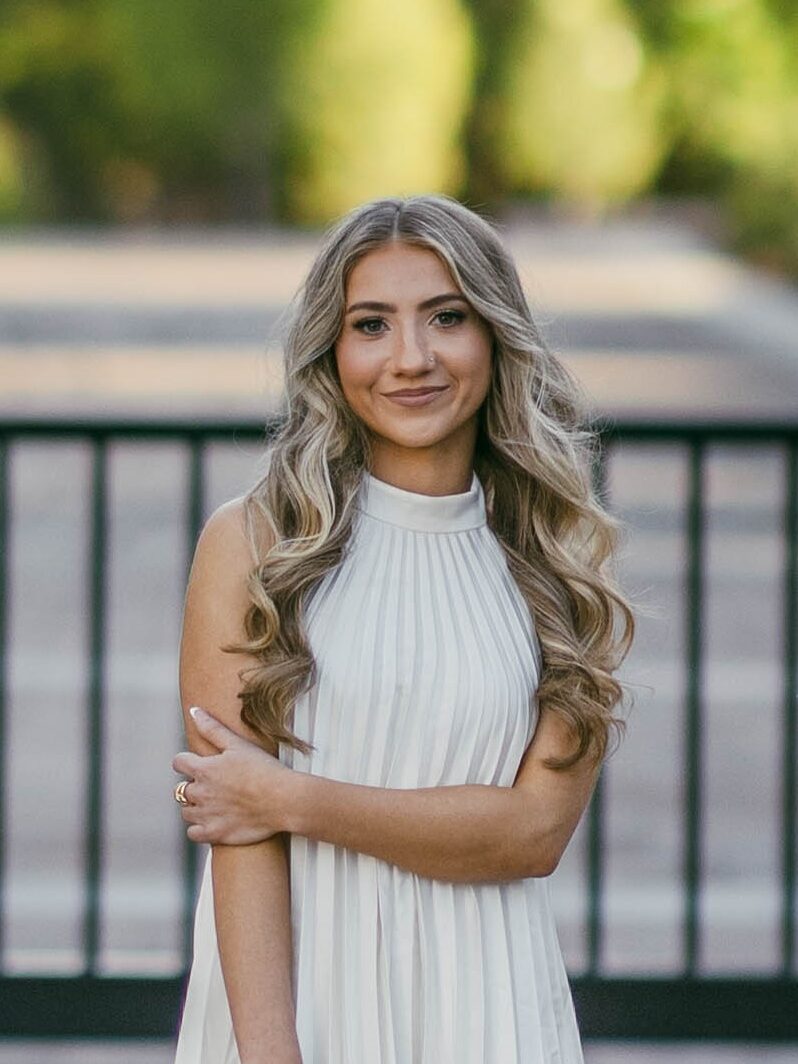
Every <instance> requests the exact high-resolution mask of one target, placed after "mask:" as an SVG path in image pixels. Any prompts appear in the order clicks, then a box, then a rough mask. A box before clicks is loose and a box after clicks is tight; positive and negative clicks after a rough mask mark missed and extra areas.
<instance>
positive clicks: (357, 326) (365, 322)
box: [352, 310, 465, 336]
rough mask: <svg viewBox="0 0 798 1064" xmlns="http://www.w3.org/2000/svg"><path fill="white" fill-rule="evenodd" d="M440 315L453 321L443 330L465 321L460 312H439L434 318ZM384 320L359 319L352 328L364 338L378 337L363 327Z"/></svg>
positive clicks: (376, 333)
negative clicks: (446, 315) (444, 315)
mask: <svg viewBox="0 0 798 1064" xmlns="http://www.w3.org/2000/svg"><path fill="white" fill-rule="evenodd" d="M441 314H448V315H449V316H450V317H453V318H454V319H455V320H454V321H453V322H452V324H451V325H444V326H442V328H444V329H451V328H453V327H454V326H455V325H459V324H460V322H461V321H464V320H465V313H464V312H463V311H462V310H439V311H438V312H437V314H436V315H435V317H436V318H437V317H438V316H439V315H441ZM384 320H385V319H384V318H361V319H360V321H356V322H355V323H354V325H353V326H352V327H353V328H354V329H357V330H358V332H362V333H363V335H364V336H379V335H380V333H379V332H370V331H369V330H368V329H365V328H364V326H365V325H370V324H371V323H372V322H375V321H377V322H381V321H384ZM380 331H381V330H380Z"/></svg>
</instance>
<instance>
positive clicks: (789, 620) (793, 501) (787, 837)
mask: <svg viewBox="0 0 798 1064" xmlns="http://www.w3.org/2000/svg"><path fill="white" fill-rule="evenodd" d="M786 457H787V461H786V469H785V473H786V475H785V478H784V479H785V484H784V547H785V566H784V721H783V732H784V738H783V742H782V749H783V761H782V769H781V771H782V856H781V863H782V882H783V890H782V920H781V970H782V974H783V976H784V977H785V978H789V977H790V975H791V974H792V971H793V963H794V958H795V887H796V883H795V878H796V877H795V849H796V844H797V843H798V837H797V836H796V824H795V819H796V812H795V805H796V798H798V795H796V757H797V756H798V743H796V697H798V691H797V690H796V668H798V441H796V440H791V441H789V442H788V444H787V456H786Z"/></svg>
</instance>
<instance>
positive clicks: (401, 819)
mask: <svg viewBox="0 0 798 1064" xmlns="http://www.w3.org/2000/svg"><path fill="white" fill-rule="evenodd" d="M198 725H199V727H201V728H202V731H203V734H204V735H205V736H206V737H208V739H209V740H210V741H211V743H212V744H213V745H214V746H215V747H216V748H217V749H219V750H222V751H223V753H222V754H220V755H217V756H215V757H203V758H198V757H192V755H190V754H180V755H178V757H177V758H175V765H177V766H179V767H180V768H181V771H184V772H186V773H187V774H188V775H191V776H193V777H194V778H195V779H196V780H197V783H196V784H192V785H191V788H190V791H191V796H192V797H191V800H192V803H193V804H192V805H190V806H186V807H185V808H184V810H183V816H184V819H185V820H186V821H187V822H188V823H189V824H190V825H191V827H190V828H189V838H191V839H193V840H194V841H197V842H201V841H208V840H211V839H212V840H214V841H219V842H224V841H226V840H229V839H235V838H246V839H248V840H253V839H259V838H263V837H265V836H267V835H269V834H270V833H271V832H273V831H288V832H292V833H295V834H298V835H305V836H307V837H308V838H311V839H317V840H321V841H323V842H329V843H333V844H334V845H336V846H343V847H346V848H347V849H350V850H356V851H358V852H359V853H367V854H371V855H372V856H374V857H379V858H380V859H381V860H383V861H388V862H390V863H391V864H396V865H399V866H400V867H402V868H406V869H407V870H408V871H411V872H416V873H417V874H419V875H423V876H427V877H429V878H431V879H443V880H450V881H455V882H458V881H459V882H476V881H485V880H493V881H495V880H510V879H522V878H526V877H528V876H546V875H549V874H550V873H551V872H553V871H554V869H555V868H556V867H557V864H558V863H559V860H560V858H561V856H562V854H563V852H564V851H565V848H566V846H567V844H568V842H569V840H570V838H571V836H572V835H573V832H574V830H575V829H576V826H577V824H578V822H579V820H580V818H581V816H582V813H583V812H584V809H585V807H586V806H587V803H588V801H589V799H590V795H591V793H592V791H593V788H594V786H595V782H596V778H597V776H598V768H597V766H596V765H595V764H592V763H590V762H589V761H587V760H583V761H582V762H580V763H579V764H577V765H576V766H574V767H573V768H570V769H566V770H563V771H560V772H556V771H554V770H553V769H550V768H547V767H546V765H545V763H544V762H545V761H546V760H547V759H548V758H549V757H552V756H555V757H560V756H563V755H564V754H565V753H567V752H568V750H569V749H570V739H569V736H568V732H567V730H566V728H565V726H564V725H563V724H562V723H561V721H560V719H559V718H558V717H555V716H554V714H551V713H549V714H547V713H544V714H543V715H542V716H541V719H540V722H539V724H538V726H537V728H536V730H535V735H534V738H533V739H532V742H531V743H530V745H529V747H528V748H527V751H526V753H525V755H524V758H523V760H522V762H521V765H520V767H519V770H518V772H517V774H516V778H515V782H514V784H513V786H512V787H495V786H487V785H481V784H464V785H459V786H440V787H426V788H418V789H410V788H408V789H399V788H384V787H370V786H364V785H362V784H356V783H342V782H339V781H338V780H332V779H327V778H325V777H323V776H315V775H311V774H308V773H301V772H292V771H291V770H290V769H287V768H286V766H284V765H281V764H279V763H278V762H276V761H275V760H274V759H273V758H269V757H266V756H265V755H264V754H263V752H262V751H258V750H256V749H255V748H253V747H252V746H251V745H250V744H248V743H244V742H241V741H240V740H239V739H238V738H237V737H236V736H232V735H230V733H229V732H228V731H227V729H225V728H224V727H220V726H219V725H218V724H217V723H215V721H214V719H213V718H212V717H208V716H205V717H202V718H198Z"/></svg>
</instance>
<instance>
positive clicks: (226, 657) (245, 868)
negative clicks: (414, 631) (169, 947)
mask: <svg viewBox="0 0 798 1064" xmlns="http://www.w3.org/2000/svg"><path fill="white" fill-rule="evenodd" d="M250 568H251V556H250V551H249V546H248V543H247V541H246V539H245V536H244V524H243V513H242V508H241V503H240V501H239V500H234V501H233V502H231V503H227V504H225V506H223V507H220V508H219V509H218V510H217V511H216V512H215V513H214V514H213V515H212V516H211V518H210V519H209V520H208V522H207V523H206V525H205V527H204V528H203V530H202V534H201V536H200V538H199V541H198V543H197V548H196V552H195V555H194V560H193V564H192V568H191V574H190V577H189V581H188V588H187V592H186V600H185V609H184V616H183V631H182V639H181V646H180V699H181V703H182V707H183V715H184V719H185V727H186V734H187V737H188V740H189V745H190V746H191V748H192V750H194V751H195V752H196V753H198V754H207V753H213V752H215V749H214V747H212V746H211V744H210V743H209V742H208V741H207V739H204V738H203V737H202V736H201V735H200V733H199V732H198V730H197V728H196V726H195V724H194V721H193V719H192V718H191V716H190V714H189V713H188V709H189V708H190V707H191V706H193V705H194V704H195V703H199V704H200V705H202V704H203V703H210V704H212V705H213V706H214V707H215V709H216V712H217V714H218V717H219V719H220V720H221V721H222V722H223V723H224V724H225V725H227V727H228V728H230V729H231V730H232V731H233V732H235V733H237V734H238V735H240V736H244V737H247V738H249V739H252V735H251V734H250V733H249V732H248V729H246V728H245V726H244V725H243V724H242V722H241V719H240V708H241V703H240V700H239V699H238V697H237V695H238V691H239V689H240V686H241V681H240V680H239V677H238V672H239V670H241V669H242V668H244V667H245V666H247V665H250V664H252V660H251V659H250V658H248V657H247V656H246V655H243V654H230V653H225V652H224V651H222V650H221V649H220V648H221V647H222V646H224V645H226V644H228V643H233V642H239V641H241V640H242V638H243V636H244V627H243V619H244V615H245V612H246V608H247V605H248V596H247V592H246V577H247V574H248V572H249V569H250ZM268 752H269V753H271V754H272V755H274V754H276V752H277V751H276V749H275V748H272V749H271V750H269V751H268ZM211 862H212V873H213V894H214V910H215V916H216V934H217V939H218V944H219V955H220V959H221V965H222V973H223V976H224V982H225V987H226V991H227V997H228V1000H229V1004H230V1012H231V1015H232V1019H233V1027H234V1030H235V1036H236V1042H237V1044H238V1051H239V1055H240V1057H241V1061H242V1064H265V1062H266V1061H268V1062H269V1064H278V1062H279V1064H301V1056H300V1053H299V1046H298V1042H297V1036H296V1024H295V1014H294V1002H293V996H292V988H291V966H292V953H291V950H292V944H291V922H290V905H289V882H288V863H287V853H286V839H285V837H284V836H282V835H280V834H275V835H273V836H272V837H270V838H268V839H267V840H266V841H263V842H259V843H257V844H256V845H251V846H221V847H219V846H215V847H214V849H213V851H212V857H211Z"/></svg>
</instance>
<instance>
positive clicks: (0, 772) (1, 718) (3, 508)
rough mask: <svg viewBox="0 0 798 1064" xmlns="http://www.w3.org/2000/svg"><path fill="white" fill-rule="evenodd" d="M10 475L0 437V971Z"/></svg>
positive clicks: (5, 827) (3, 440)
mask: <svg viewBox="0 0 798 1064" xmlns="http://www.w3.org/2000/svg"><path fill="white" fill-rule="evenodd" d="M10 472H11V463H10V461H9V441H8V439H7V438H6V437H5V436H0V969H2V958H3V955H4V952H5V939H6V876H5V870H6V839H7V838H8V816H7V812H8V808H7V802H6V794H7V787H6V781H7V779H8V773H7V767H8V754H7V743H6V737H7V734H8V730H7V728H6V714H7V699H6V692H7V690H8V683H7V680H8V629H9V625H8V614H9V605H8V601H9V594H8V592H9V588H10V585H11V581H10V579H9V576H8V574H9V570H10V560H9V556H8V529H9V527H10V513H9V507H10V499H11V492H10V491H9V489H8V478H9V474H10Z"/></svg>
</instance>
